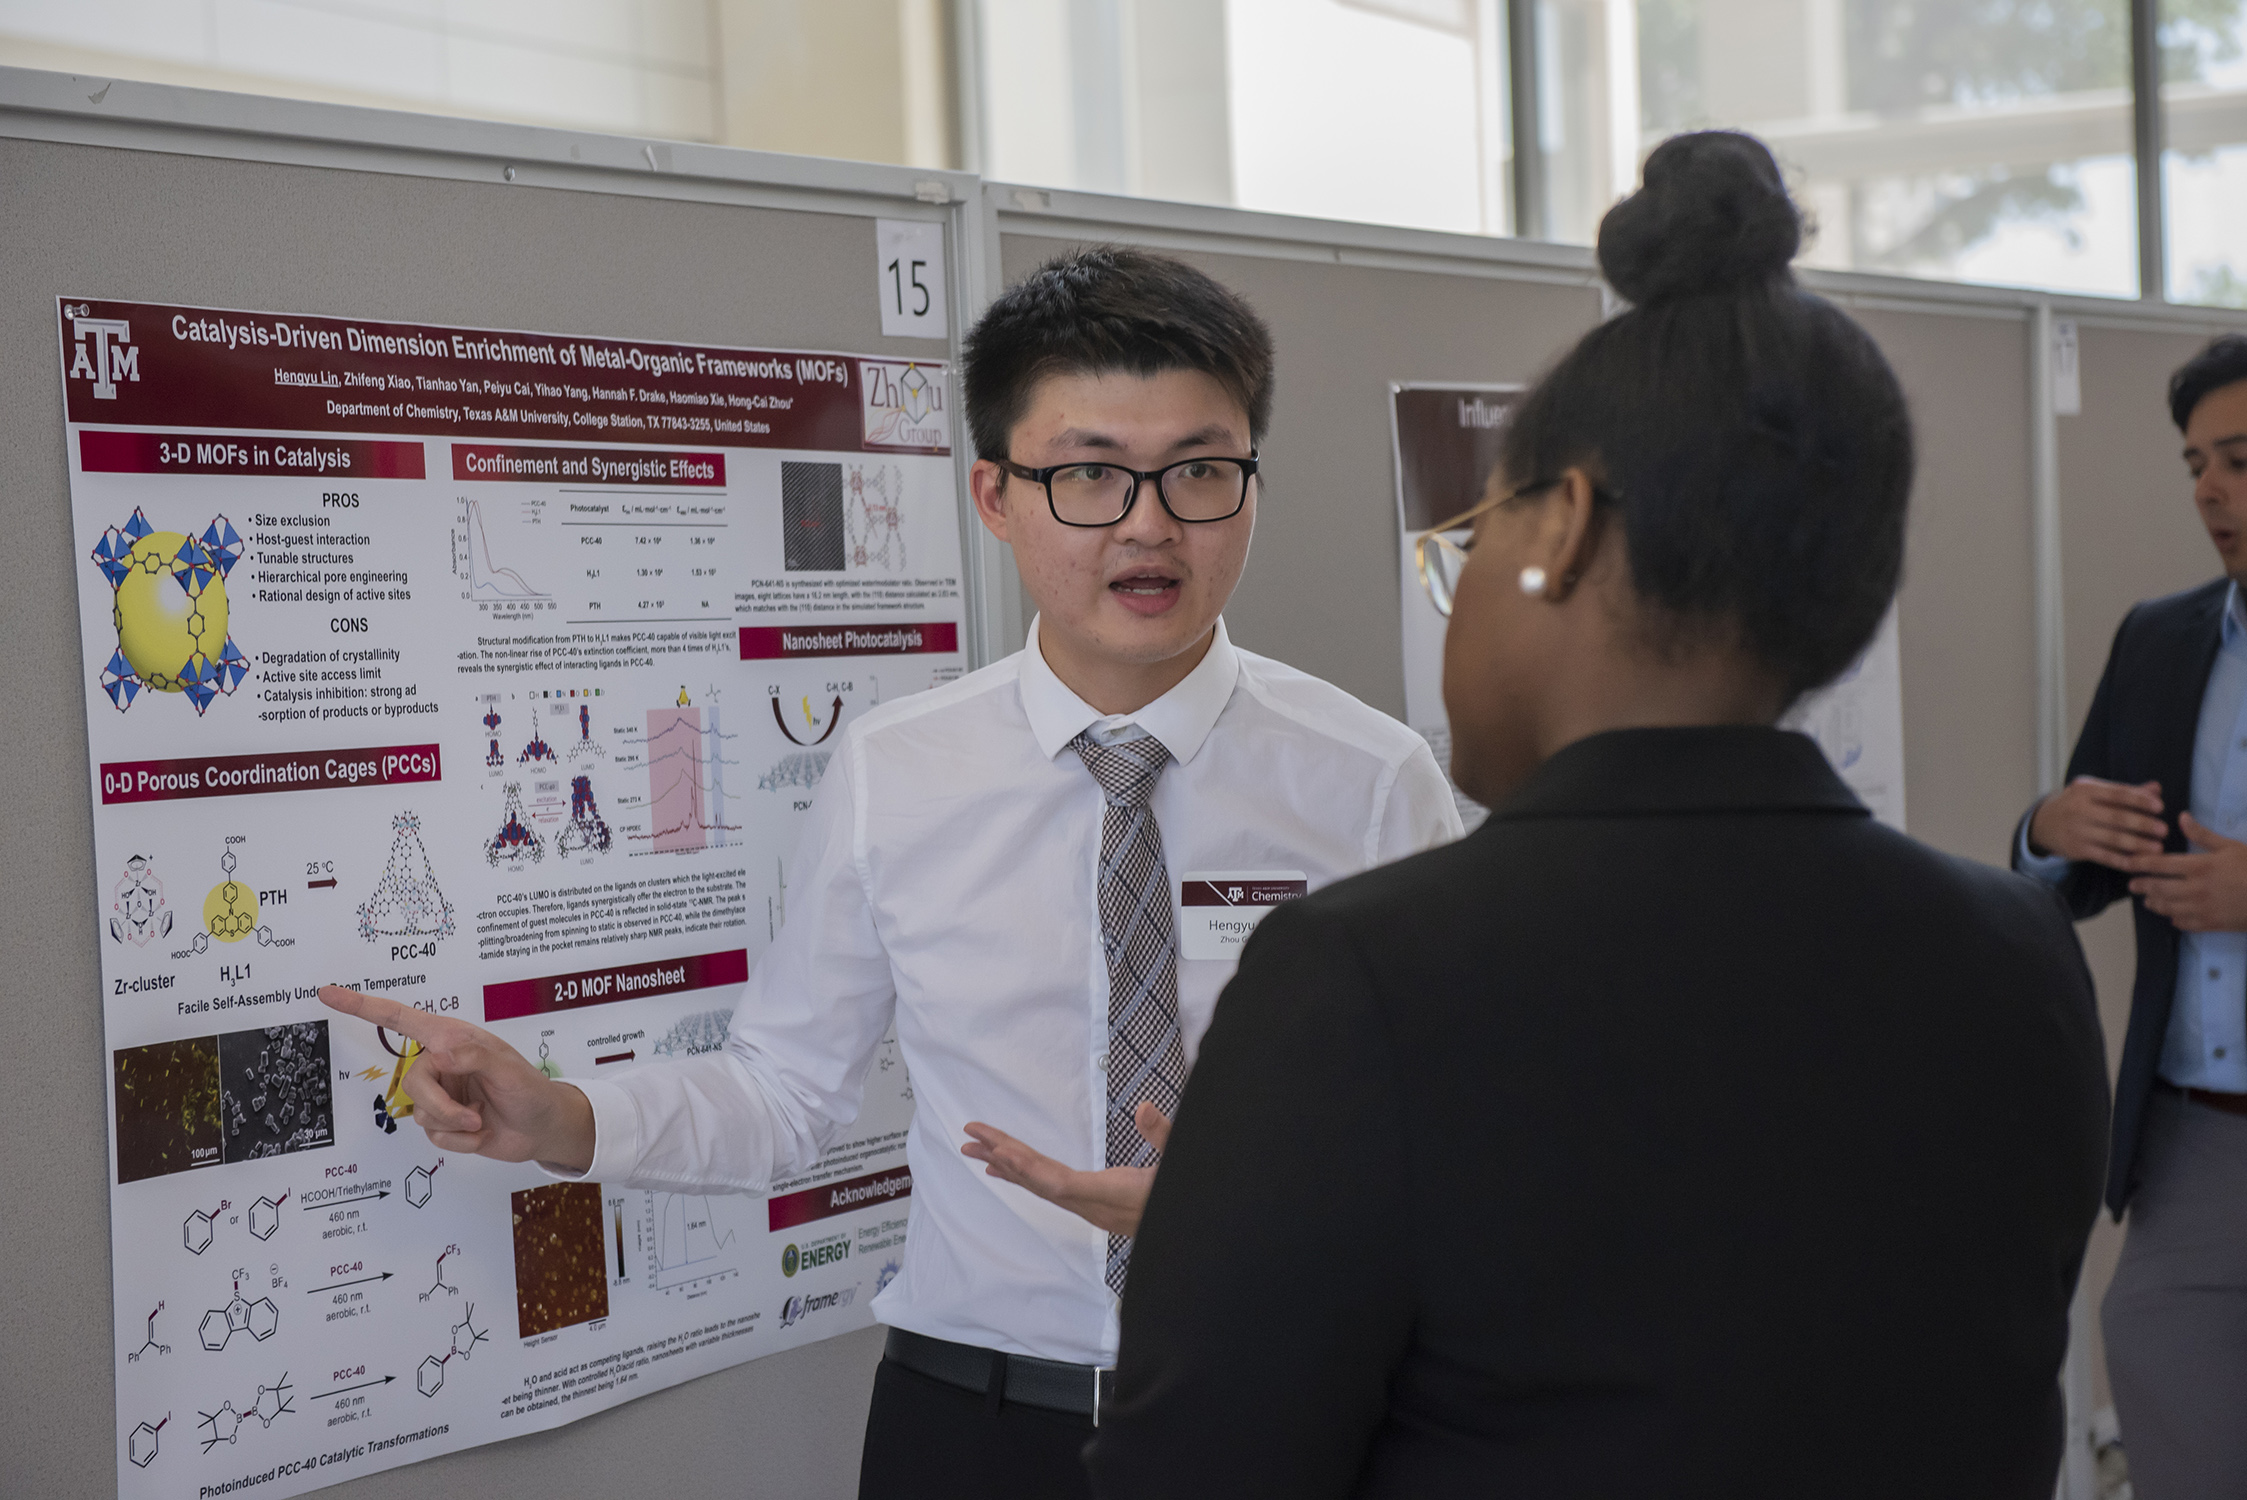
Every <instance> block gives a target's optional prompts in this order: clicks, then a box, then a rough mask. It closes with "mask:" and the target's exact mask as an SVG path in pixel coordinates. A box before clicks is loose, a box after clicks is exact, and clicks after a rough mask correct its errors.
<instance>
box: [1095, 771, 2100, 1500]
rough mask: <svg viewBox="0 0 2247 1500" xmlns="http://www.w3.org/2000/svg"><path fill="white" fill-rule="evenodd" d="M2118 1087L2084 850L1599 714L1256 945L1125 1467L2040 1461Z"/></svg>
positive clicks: (1186, 1140) (1431, 1477)
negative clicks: (1396, 856) (1525, 781)
mask: <svg viewBox="0 0 2247 1500" xmlns="http://www.w3.org/2000/svg"><path fill="white" fill-rule="evenodd" d="M2106 1125H2107V1094H2106V1070H2105V1066H2104V1059H2103V1055H2102V1049H2101V1044H2100V1036H2099V1024H2098V1016H2097V1012H2096V1008H2095V1006H2094V1003H2093V999H2092V992H2091V981H2090V977H2089V975H2088V974H2087V973H2086V972H2085V969H2084V966H2083V959H2082V954H2081V951H2080V950H2079V949H2078V947H2077V945H2076V942H2075V937H2074V931H2073V929H2072V928H2071V927H2070V926H2069V924H2068V921H2067V918H2066V914H2065V913H2064V912H2062V910H2061V909H2060V906H2059V903H2057V902H2056V901H2054V900H2053V899H2052V896H2051V894H2050V893H2049V892H2048V891H2045V890H2041V889H2039V888H2038V887H2037V886H2036V885H2035V884H2034V883H2033V882H2031V881H2028V880H2025V879H2022V878H2020V877H2018V876H2015V875H2012V874H2008V873H2006V872H2005V871H2002V870H1995V869H1991V868H1989V867H1988V866H1985V865H1978V864H1974V863H1972V862H1969V861H1967V860H1963V859H1956V858H1953V857H1951V856H1949V855H1944V854H1939V853H1936V852H1935V851H1933V850H1931V849H1928V848H1926V847H1925V846H1924V845H1921V844H1918V843H1915V842H1913V841H1912V840H1911V839H1908V838H1906V837H1904V836H1903V835H1902V834H1899V833H1896V832H1894V831H1892V830H1890V829H1887V828H1884V827H1882V826H1880V825H1879V824H1877V823H1875V822H1873V821H1872V819H1871V818H1870V817H1868V816H1867V815H1866V813H1865V810H1864V808H1863V807H1862V806H1861V805H1860V804H1859V803H1858V802H1857V800H1856V799H1855V798H1854V797H1852V796H1851V795H1850V793H1849V791H1848V789H1847V788H1846V787H1844V786H1843V785H1842V784H1841V782H1840V781H1839V780H1838V779H1836V777H1835V776H1834V774H1833V772H1832V771H1831V770H1830V769H1829V768H1828V766H1827V765H1826V762H1825V759H1824V757H1823V756H1822V755H1820V754H1819V752H1818V749H1817V747H1816V746H1815V745H1814V744H1813V743H1812V742H1811V741H1809V740H1808V739H1805V738H1803V737H1802V736H1800V735H1795V734H1787V733H1781V732H1779V731H1776V730H1764V729H1701V730H1635V731H1625V732H1619V733H1612V734H1603V735H1598V736H1595V737H1593V738H1591V739H1588V740H1584V741H1581V742H1579V743H1577V744H1575V745H1572V746H1570V747H1568V748H1567V749H1565V750H1563V751H1561V752H1560V753H1559V754H1558V755H1556V756H1554V757H1553V758H1552V759H1551V761H1549V762H1548V763H1547V764H1546V765H1545V766H1544V767H1543V768H1542V769H1541V770H1540V771H1539V772H1538V773H1537V775H1536V776H1535V777H1534V778H1533V780H1532V781H1531V782H1530V784H1529V785H1528V786H1527V787H1526V788H1525V789H1524V790H1523V791H1522V792H1521V793H1520V794H1519V795H1518V796H1517V797H1515V798H1513V799H1512V800H1511V801H1510V802H1509V803H1508V804H1507V805H1506V806H1505V807H1503V808H1502V809H1500V810H1499V811H1498V812H1497V813H1496V814H1495V815H1494V816H1493V817H1492V818H1491V819H1490V821H1489V822H1488V823H1487V824H1486V825H1484V826H1483V827H1482V828H1481V829H1479V830H1477V831H1476V832H1475V833H1474V834H1473V835H1472V836H1470V837H1468V838H1466V839H1463V840H1461V841H1460V842H1458V843H1455V844H1452V845H1450V846H1448V847H1446V848H1442V849H1437V850H1434V851H1432V852H1429V853H1426V854H1422V855H1418V856H1416V857H1414V858H1411V859H1407V860H1404V861H1402V862H1401V863H1398V864H1394V865H1390V866H1388V867H1386V868H1384V869H1380V870H1375V871H1373V872H1371V873H1369V874H1365V875H1361V876H1358V877H1356V878H1354V879H1351V880H1347V881H1343V882H1341V883H1339V884H1337V885H1334V886H1332V887H1330V888H1328V889H1327V890H1324V891H1322V892H1320V893H1318V894H1317V895H1314V896H1311V897H1310V898H1308V899H1306V900H1303V901H1298V902H1294V903H1291V904H1289V905H1287V906H1285V907H1282V908H1281V909H1280V910H1278V911H1276V912H1274V913H1273V914H1272V915H1271V916H1270V917H1269V918H1268V919H1267V920H1266V921H1265V923H1264V925H1263V927H1262V928H1261V929H1260V930H1259V931H1258V932H1257V934H1256V936H1255V937H1254V939H1253V940H1252V941H1251V942H1250V944H1249V946H1248V948H1247V951H1246V952H1245V954H1244V955H1243V958H1242V962H1241V967H1240V971H1239V974H1238V976H1237V977H1236V978H1235V979H1234V981H1233V983H1232V984H1231V985H1230V986H1229V987H1228V988H1227V989H1226V991H1225V994H1224V997H1223V1000H1222V1002H1221V1003H1220V1004H1219V1006H1218V1007H1217V1013H1216V1019H1215V1022H1214V1024H1213V1025H1212V1027H1211V1028H1210V1031H1209V1034H1208V1037H1207V1039H1206V1040H1205V1042H1204V1044H1203V1048H1202V1052H1201V1057H1200V1060H1199V1062H1198V1063H1197V1065H1196V1067H1195V1069H1194V1073H1193V1076H1192V1078H1191V1080H1190V1081H1189V1083H1188V1085H1187V1088H1186V1093H1185V1098H1184V1100H1183V1101H1182V1104H1181V1107H1180V1113H1179V1118H1178V1123H1177V1130H1176V1134H1175V1135H1174V1136H1173V1138H1172V1140H1171V1143H1170V1149H1169V1151H1168V1152H1167V1153H1166V1155H1165V1158H1164V1161H1163V1165H1162V1171H1161V1174H1160V1175H1159V1176H1158V1177H1157V1179H1156V1183H1155V1188H1154V1193H1153V1195H1152V1199H1151V1201H1150V1202H1149V1203H1148V1206H1147V1211H1146V1217H1145V1220H1144V1222H1143V1225H1142V1228H1141V1231H1140V1236H1139V1240H1138V1244H1137V1246H1136V1248H1135V1250H1134V1252H1133V1258H1132V1265H1131V1282H1130V1286H1129V1287H1128V1288H1127V1292H1126V1295H1125V1298H1124V1302H1123V1345H1122V1356H1121V1367H1120V1370H1119V1372H1118V1390H1117V1398H1116V1401H1115V1403H1114V1404H1113V1405H1112V1406H1110V1407H1108V1408H1107V1409H1105V1410H1104V1411H1103V1413H1102V1416H1101V1425H1100V1429H1099V1431H1098V1433H1097V1434H1096V1437H1095V1441H1094V1443H1093V1445H1092V1447H1091V1449H1090V1450H1089V1458H1090V1463H1091V1466H1092V1473H1093V1480H1094V1488H1095V1490H1096V1492H1097V1493H1098V1494H1100V1495H1102V1496H1105V1497H1110V1500H1115V1497H1147V1500H1154V1497H1163V1500H1177V1497H1184V1496H1204V1495H1206V1496H1224V1497H1227V1500H1238V1497H1242V1496H1265V1495H1269V1496H1287V1497H1290V1500H1306V1497H1319V1496H1345V1495H1354V1496H1397V1497H1406V1496H1409V1497H1413V1500H1426V1497H1432V1496H1454V1495H1496V1494H1506V1495H1521V1496H1524V1497H1531V1496H1533V1497H1536V1500H1571V1497H1585V1500H1592V1497H1598V1500H1614V1497H1618V1496H1631V1497H1650V1496H1710V1497H1718V1496H1721V1497H1725V1500H1734V1497H1738V1496H1743V1495H1782V1494H1787V1495H1816V1496H1819V1497H1821V1500H1825V1497H1834V1496H1859V1495H1862V1496H1867V1497H1872V1496H1878V1497H1882V1500H1892V1497H1894V1496H1897V1495H1904V1494H1910V1495H1919V1496H1958V1497H1962V1500H1963V1497H1972V1500H2009V1497H2018V1500H2050V1496H2051V1493H2052V1484H2053V1478H2054V1474H2055V1472H2056V1468H2057V1465H2058V1461H2059V1455H2060V1442H2061V1399H2060V1390H2059V1384H2058V1379H2057V1376H2058V1371H2059V1368H2060V1362H2061V1358H2062V1356H2063V1354H2064V1352H2065V1350H2066V1347H2067V1340H2068V1302H2069V1298H2070V1297H2071V1295H2072V1294H2073V1292H2074V1289H2075V1281H2076V1273H2077V1270H2078V1269H2079V1267H2080V1265H2081V1262H2082V1256H2083V1247H2084V1242H2085V1239H2086V1237H2087V1235H2088V1233H2089V1230H2090V1226H2091V1223H2092V1220H2093V1219H2094V1218H2095V1217H2096V1216H2097V1214H2098V1202H2099V1168H2100V1162H2101V1160H2102V1158H2103V1156H2104V1150H2105V1133H2106Z"/></svg>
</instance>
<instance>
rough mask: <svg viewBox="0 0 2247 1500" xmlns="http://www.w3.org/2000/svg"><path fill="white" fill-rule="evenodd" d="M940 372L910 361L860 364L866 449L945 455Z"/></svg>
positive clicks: (946, 420)
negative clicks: (893, 449)
mask: <svg viewBox="0 0 2247 1500" xmlns="http://www.w3.org/2000/svg"><path fill="white" fill-rule="evenodd" d="M944 378H945V377H944V368H943V366H941V365H936V366H931V365H924V364H919V363H916V362H914V361H910V360H886V359H862V360H860V361H859V362H858V382H859V393H860V398H861V399H862V400H863V401H864V403H865V411H864V413H863V415H864V417H865V430H866V446H867V447H869V448H905V449H911V450H914V451H916V452H931V453H943V452H947V451H949V450H950V448H951V446H952V437H951V431H950V426H949V420H950V419H949V418H948V417H947V416H946V414H945V392H944Z"/></svg>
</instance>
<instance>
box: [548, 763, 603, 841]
mask: <svg viewBox="0 0 2247 1500" xmlns="http://www.w3.org/2000/svg"><path fill="white" fill-rule="evenodd" d="M612 842H613V840H612V839H611V838H610V835H609V825H608V824H607V823H606V822H604V821H602V819H601V809H600V808H599V806H597V805H596V804H595V803H594V801H593V778H592V777H590V776H572V777H571V778H570V821H569V826H568V827H567V828H564V829H563V830H562V831H561V832H560V833H557V834H556V835H554V848H555V850H556V851H557V852H559V853H562V854H575V853H577V852H579V851H580V850H584V851H588V852H590V853H593V854H606V853H608V852H609V847H610V845H611V843H612Z"/></svg>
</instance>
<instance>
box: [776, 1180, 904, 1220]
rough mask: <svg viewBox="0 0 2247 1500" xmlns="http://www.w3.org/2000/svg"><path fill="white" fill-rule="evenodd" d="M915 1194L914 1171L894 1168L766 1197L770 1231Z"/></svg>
mask: <svg viewBox="0 0 2247 1500" xmlns="http://www.w3.org/2000/svg"><path fill="white" fill-rule="evenodd" d="M912 1195H913V1172H912V1169H911V1168H909V1167H891V1168H890V1169H889V1170H888V1171H886V1172H869V1173H867V1174H866V1175H865V1176H864V1177H853V1178H851V1179H849V1180H848V1181H846V1182H823V1183H821V1184H820V1185H819V1186H818V1187H814V1188H805V1189H804V1190H803V1191H802V1192H800V1193H785V1194H783V1195H781V1196H780V1197H778V1198H767V1199H766V1200H765V1211H766V1213H767V1214H768V1215H769V1218H768V1219H767V1221H766V1222H767V1227H768V1230H769V1232H772V1233H778V1232H779V1231H780V1230H783V1229H794V1228H795V1227H796V1226H797V1225H798V1224H810V1223H812V1222H814V1221H816V1220H819V1219H831V1218H833V1217H834V1216H835V1215H837V1214H847V1213H849V1212H850V1211H851V1210H852V1209H854V1208H871V1207H873V1206H874V1205H876V1204H879V1203H894V1202H896V1201H897V1200H898V1199H900V1198H910V1197H911V1196H912Z"/></svg>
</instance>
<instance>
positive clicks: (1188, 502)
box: [998, 453, 1257, 527]
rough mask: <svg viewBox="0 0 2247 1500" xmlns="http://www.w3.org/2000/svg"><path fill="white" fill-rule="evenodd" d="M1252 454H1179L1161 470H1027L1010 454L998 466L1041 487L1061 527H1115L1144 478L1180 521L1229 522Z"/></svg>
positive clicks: (1084, 466)
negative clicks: (1205, 455) (1151, 482)
mask: <svg viewBox="0 0 2247 1500" xmlns="http://www.w3.org/2000/svg"><path fill="white" fill-rule="evenodd" d="M1256 462H1257V460H1256V455H1255V454H1253V453H1252V454H1250V455H1249V456H1248V457H1246V458H1182V459H1180V460H1178V462H1176V463H1174V464H1165V465H1163V466H1162V467H1161V468H1159V469H1127V468H1125V467H1124V466H1123V465H1121V464H1102V463H1084V462H1078V463H1073V464H1051V465H1048V466H1047V467H1045V468H1043V469H1026V468H1024V467H1022V465H1020V464H1018V463H1014V462H1012V461H1011V460H1008V459H1004V458H1002V459H999V460H998V465H999V467H1000V468H1001V469H1004V470H1005V471H1006V472H1007V473H1009V474H1012V475H1013V476H1014V477H1015V478H1017V479H1027V480H1029V481H1030V482H1031V483H1032V484H1041V485H1044V486H1045V498H1046V504H1047V505H1049V506H1051V507H1052V508H1053V519H1055V520H1056V521H1059V522H1060V523H1061V524H1062V525H1064V526H1088V527H1097V526H1113V525H1115V524H1116V523H1117V522H1119V521H1121V520H1122V519H1123V518H1124V517H1125V516H1128V515H1130V514H1131V507H1132V506H1133V505H1135V504H1137V503H1138V501H1139V485H1140V482H1141V481H1142V480H1149V479H1151V480H1153V481H1154V482H1155V496H1156V498H1157V499H1159V500H1161V501H1162V507H1163V509H1164V510H1167V511H1169V512H1170V514H1171V515H1172V516H1173V517H1174V518H1176V519H1177V520H1180V521H1189V522H1197V523H1198V522H1203V521H1229V520H1231V519H1232V518H1233V517H1234V516H1237V515H1239V514H1240V513H1241V507H1243V506H1245V505H1246V504H1248V482H1249V480H1251V479H1253V478H1254V477H1255V476H1256Z"/></svg>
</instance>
